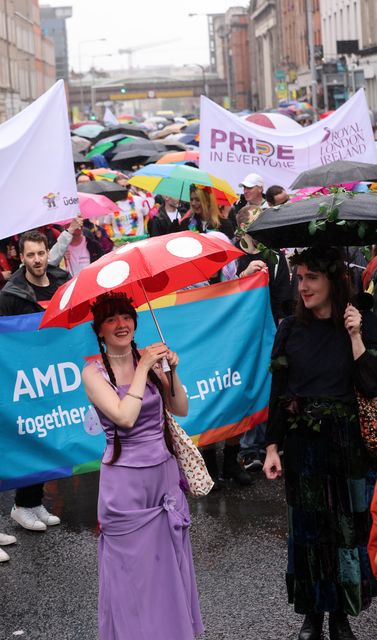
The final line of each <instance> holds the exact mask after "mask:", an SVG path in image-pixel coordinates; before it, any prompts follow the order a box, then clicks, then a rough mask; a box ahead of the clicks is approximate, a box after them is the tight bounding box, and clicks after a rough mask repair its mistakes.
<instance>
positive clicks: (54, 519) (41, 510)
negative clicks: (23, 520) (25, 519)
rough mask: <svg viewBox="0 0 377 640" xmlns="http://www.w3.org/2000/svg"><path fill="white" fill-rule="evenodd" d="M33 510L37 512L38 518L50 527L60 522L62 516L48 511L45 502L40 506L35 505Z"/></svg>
mask: <svg viewBox="0 0 377 640" xmlns="http://www.w3.org/2000/svg"><path fill="white" fill-rule="evenodd" d="M32 511H33V512H34V513H35V515H36V517H37V518H38V520H40V521H41V522H44V524H46V525H47V526H48V527H53V526H54V525H56V524H60V518H58V516H54V515H53V514H52V513H49V511H47V509H46V507H44V506H43V504H40V505H39V507H33V509H32Z"/></svg>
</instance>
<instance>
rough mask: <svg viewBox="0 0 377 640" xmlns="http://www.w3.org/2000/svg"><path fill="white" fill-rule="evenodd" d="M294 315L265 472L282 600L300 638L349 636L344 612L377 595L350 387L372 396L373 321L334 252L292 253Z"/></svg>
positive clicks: (273, 403)
mask: <svg viewBox="0 0 377 640" xmlns="http://www.w3.org/2000/svg"><path fill="white" fill-rule="evenodd" d="M292 262H293V264H295V265H296V266H297V277H298V287H299V301H298V304H297V309H296V315H295V316H294V317H293V316H292V317H290V318H286V319H285V320H283V321H282V322H281V324H280V326H279V328H278V331H277V334H276V338H275V344H274V348H273V354H272V371H273V376H272V388H271V398H270V415H269V422H268V428H267V456H266V461H265V465H264V472H265V474H266V476H267V478H269V479H274V478H277V477H279V476H280V475H281V473H282V468H281V463H280V457H279V454H278V451H279V450H280V449H281V448H283V449H284V461H285V487H286V498H287V503H288V530H289V538H288V569H287V574H286V582H287V589H288V599H289V602H290V603H293V604H294V607H295V611H296V613H300V614H303V615H305V618H304V622H303V625H302V628H301V631H300V633H299V640H319V639H320V637H321V632H322V625H323V618H324V613H325V612H329V631H330V639H331V640H355V638H356V637H355V635H354V634H353V632H352V630H351V627H350V625H349V622H348V617H347V616H348V615H352V616H357V615H358V614H359V613H360V611H362V610H363V609H366V608H367V607H368V606H369V605H370V603H371V598H372V596H373V595H377V591H376V587H377V583H376V582H375V580H374V578H373V576H372V572H371V567H370V564H369V560H368V555H367V543H368V537H369V532H370V527H371V517H370V511H369V504H370V500H371V492H372V488H373V484H374V479H375V470H374V471H373V470H372V469H371V467H370V461H369V460H368V458H367V455H366V452H365V449H364V446H363V442H362V439H361V434H360V427H359V421H358V416H357V405H356V399H355V391H354V389H355V387H356V388H357V389H358V390H359V391H360V392H361V393H363V394H364V395H365V396H367V397H374V396H376V395H377V357H376V356H375V355H373V353H371V352H370V351H368V350H369V349H371V348H372V349H373V348H374V349H375V348H376V346H377V319H376V318H375V316H373V315H372V314H370V313H368V312H367V313H365V314H363V316H362V315H361V314H360V312H359V311H358V310H357V309H356V308H355V307H354V306H353V305H352V304H351V303H350V302H349V301H350V292H349V286H348V278H347V275H346V270H345V265H344V261H343V258H342V256H341V254H340V252H339V251H338V250H337V249H333V248H328V249H315V248H310V249H306V250H304V251H302V252H301V253H300V254H296V255H295V256H294V257H293V260H292Z"/></svg>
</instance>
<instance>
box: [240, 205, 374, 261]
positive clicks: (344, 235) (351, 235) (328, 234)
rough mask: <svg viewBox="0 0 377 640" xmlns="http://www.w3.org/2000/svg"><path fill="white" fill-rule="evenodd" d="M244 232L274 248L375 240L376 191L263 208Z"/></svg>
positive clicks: (362, 242) (370, 241)
mask: <svg viewBox="0 0 377 640" xmlns="http://www.w3.org/2000/svg"><path fill="white" fill-rule="evenodd" d="M247 232H248V233H249V234H250V235H252V236H253V238H255V239H256V240H257V241H259V242H262V243H263V244H265V245H267V246H268V247H272V248H274V249H278V248H282V247H310V246H318V245H319V246H340V247H345V246H364V245H367V244H375V243H376V242H377V194H375V193H373V192H370V193H358V194H354V195H349V194H348V193H344V192H339V193H336V194H331V195H327V196H318V197H313V198H308V199H303V200H298V201H297V202H292V203H290V202H288V203H287V204H284V205H282V206H281V207H272V208H270V209H264V210H263V211H262V213H261V215H260V216H259V217H258V218H257V219H256V221H255V222H253V223H252V224H251V225H250V227H249V228H248V230H247Z"/></svg>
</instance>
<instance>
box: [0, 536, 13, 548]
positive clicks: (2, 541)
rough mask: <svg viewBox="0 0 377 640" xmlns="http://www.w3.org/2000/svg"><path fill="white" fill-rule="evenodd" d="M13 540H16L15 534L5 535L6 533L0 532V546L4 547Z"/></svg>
mask: <svg viewBox="0 0 377 640" xmlns="http://www.w3.org/2000/svg"><path fill="white" fill-rule="evenodd" d="M15 542H17V538H16V537H15V536H7V534H6V533H0V545H1V546H2V547H6V545H7V544H14V543H15Z"/></svg>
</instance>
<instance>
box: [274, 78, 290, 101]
mask: <svg viewBox="0 0 377 640" xmlns="http://www.w3.org/2000/svg"><path fill="white" fill-rule="evenodd" d="M275 91H276V96H277V98H278V100H288V85H287V83H286V82H278V84H276V85H275Z"/></svg>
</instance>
